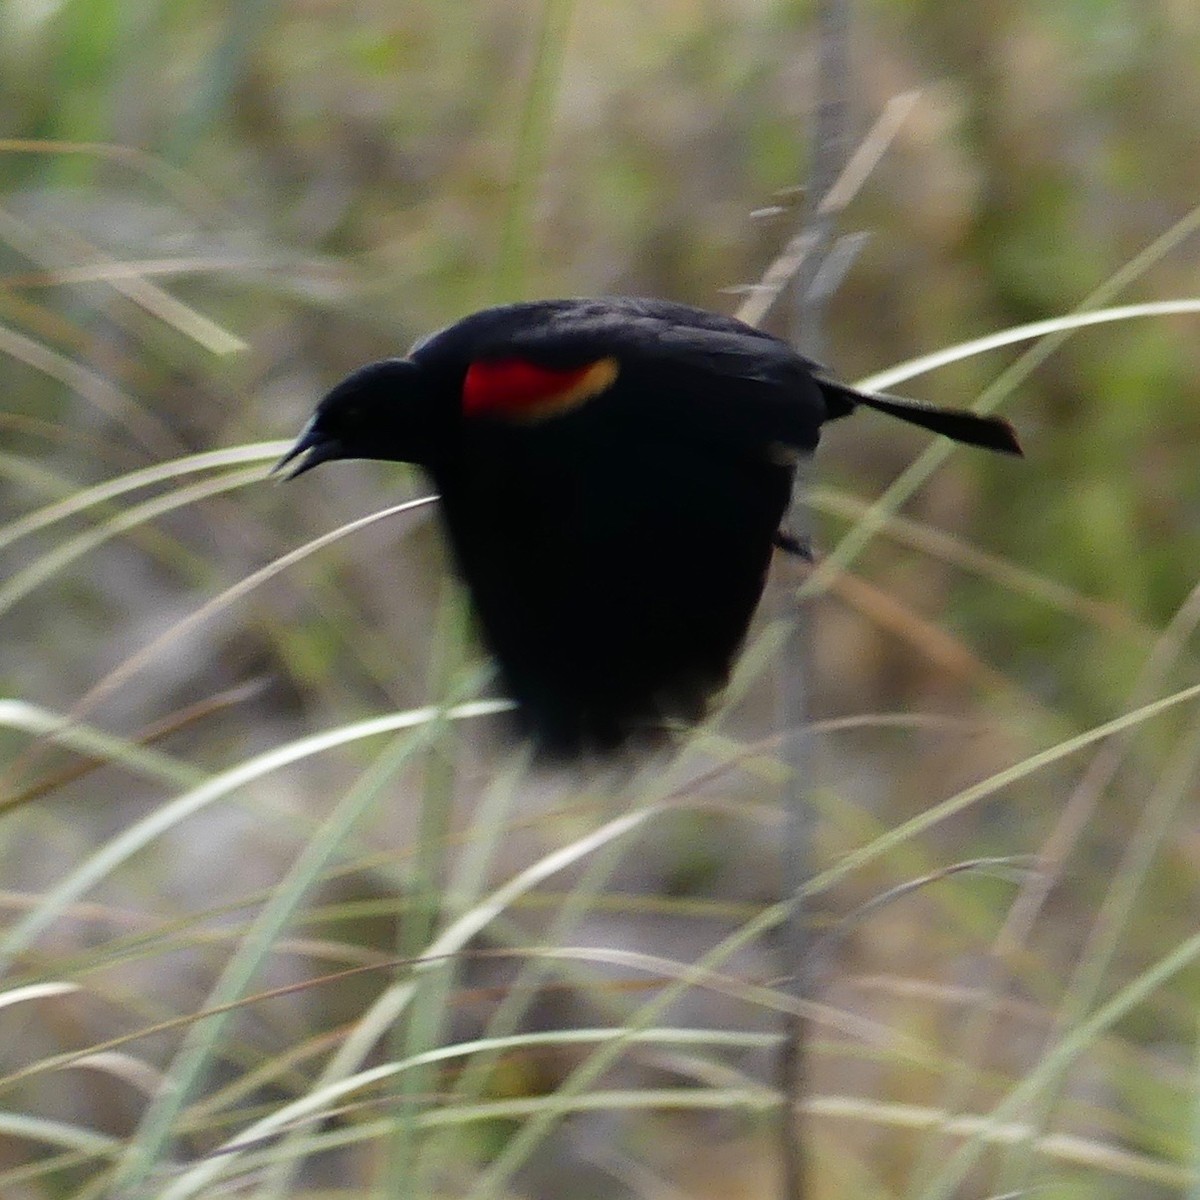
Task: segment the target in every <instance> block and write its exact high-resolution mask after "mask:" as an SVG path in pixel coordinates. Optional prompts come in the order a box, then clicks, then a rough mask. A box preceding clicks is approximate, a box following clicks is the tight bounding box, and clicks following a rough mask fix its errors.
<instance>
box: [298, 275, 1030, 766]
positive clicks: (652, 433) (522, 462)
mask: <svg viewBox="0 0 1200 1200" xmlns="http://www.w3.org/2000/svg"><path fill="white" fill-rule="evenodd" d="M859 405H863V406H865V407H868V408H874V409H879V410H880V411H882V412H886V413H891V414H892V415H893V416H896V417H900V418H901V419H903V420H905V421H910V422H913V423H914V424H917V425H922V426H924V427H925V428H927V429H931V430H933V431H934V432H936V433H941V434H944V435H946V436H947V437H950V438H954V439H955V440H957V441H960V442H969V443H971V444H973V445H976V446H983V447H986V448H987V449H990V450H999V451H1003V452H1006V453H1010V454H1020V452H1021V451H1020V447H1019V445H1018V443H1017V439H1016V435H1015V434H1014V433H1013V430H1012V428H1011V426H1009V425H1008V424H1007V422H1005V421H1002V420H1000V419H998V418H995V417H982V416H978V415H976V414H974V413H970V412H963V411H957V410H953V409H939V408H933V407H931V406H927V405H924V404H918V403H916V402H914V401H912V400H904V399H900V398H898V397H893V396H875V395H865V394H863V393H861V392H857V391H854V390H853V389H852V388H849V387H847V386H846V385H845V384H841V383H835V382H834V381H833V380H831V379H828V378H826V377H825V376H824V375H823V374H822V373H821V370H820V368H819V367H818V366H817V365H816V364H814V363H812V362H810V361H809V360H808V359H806V358H804V357H802V356H801V355H800V354H798V353H797V352H796V351H795V350H793V349H792V347H791V346H789V345H787V343H786V342H783V341H780V340H779V339H778V338H775V337H772V336H770V335H769V334H766V333H762V332H760V331H759V330H757V329H753V328H751V327H750V326H748V325H745V324H743V323H742V322H740V321H737V320H734V319H732V318H730V317H724V316H718V315H717V314H715V313H709V312H705V311H703V310H700V309H696V308H689V307H687V306H685V305H680V304H671V303H667V302H665V301H661V300H642V299H632V298H617V299H600V300H546V301H537V302H534V303H530V304H513V305H507V306H505V307H502V308H492V309H487V310H486V311H484V312H480V313H476V314H474V315H473V316H470V317H466V318H465V319H464V320H461V321H459V322H458V323H457V324H455V325H451V326H450V327H449V328H448V329H443V330H442V331H441V332H439V333H435V334H433V335H432V336H431V337H428V338H426V339H424V340H423V341H421V342H418V343H417V345H416V346H414V347H413V349H412V351H411V352H410V354H409V356H408V357H407V358H393V359H385V360H384V361H382V362H377V363H372V364H371V365H370V366H366V367H363V368H362V369H361V370H359V371H356V372H355V373H354V374H353V375H351V376H349V377H348V378H347V379H345V380H343V381H342V382H341V383H339V384H338V385H337V387H335V388H334V389H333V390H332V391H331V392H330V393H329V394H328V395H327V396H326V397H325V399H324V400H322V401H321V403H320V405H319V406H318V408H317V410H316V413H315V414H314V416H313V418H312V420H311V421H310V422H309V423H308V425H307V427H306V428H305V430H304V432H303V433H302V434H301V435H300V438H299V440H298V441H297V442H296V445H295V446H294V447H293V448H292V449H291V450H290V451H289V452H288V454H287V455H285V457H284V459H283V461H282V462H281V463H280V466H283V465H284V464H286V463H288V462H291V461H293V460H297V459H298V460H299V463H298V465H297V466H296V468H295V469H294V470H293V472H292V476H295V475H299V474H301V473H302V472H304V471H307V470H309V469H310V468H312V467H315V466H316V465H317V464H318V463H321V462H326V461H327V460H329V459H336V458H377V459H390V460H395V461H399V462H409V463H417V464H419V465H420V466H422V467H423V468H425V469H426V471H427V472H428V473H429V475H430V476H431V478H432V481H433V484H434V486H435V487H436V488H437V490H438V491H439V493H440V494H441V499H442V506H443V511H444V513H445V522H446V527H447V529H448V531H449V535H450V543H451V546H452V548H453V552H454V556H455V559H456V560H457V565H458V568H459V570H460V571H461V573H462V576H463V578H464V579H465V581H466V584H467V587H468V589H469V591H470V595H471V598H472V600H473V602H474V606H475V610H476V612H477V614H478V618H479V621H480V624H481V626H482V630H483V635H484V638H485V640H486V642H487V644H488V646H489V647H490V649H491V651H492V653H493V654H494V656H495V658H496V660H497V662H498V664H499V666H500V670H501V672H502V676H503V682H504V685H505V687H506V689H507V690H508V692H509V693H510V694H511V696H512V697H513V698H514V699H515V700H516V701H517V704H518V712H519V714H520V715H521V717H522V718H523V721H524V724H525V726H526V727H527V728H528V729H529V730H530V731H531V732H532V733H533V734H534V735H535V737H536V738H537V740H538V741H539V742H540V743H541V744H542V745H543V746H544V747H547V748H549V749H551V750H555V751H558V752H561V753H566V754H573V753H578V752H580V751H583V750H589V749H601V750H603V749H608V748H611V747H613V746H616V745H618V744H620V743H621V742H623V741H625V740H626V739H627V738H628V737H630V736H631V735H634V734H637V733H639V732H640V731H644V730H648V729H651V728H654V727H658V728H661V727H662V724H663V722H664V721H669V720H684V721H689V722H690V721H694V720H695V719H697V718H698V717H700V716H701V715H702V714H703V711H704V709H705V707H706V704H707V701H708V700H709V698H710V697H711V695H712V694H713V693H714V692H715V691H716V690H717V689H719V688H720V687H721V686H722V685H723V684H724V683H725V681H726V679H727V677H728V674H729V670H730V666H731V664H732V661H733V659H734V656H735V655H736V653H737V651H738V648H739V646H740V645H741V643H742V640H743V638H744V637H745V634H746V629H747V626H748V625H749V623H750V618H751V616H752V615H753V613H754V609H755V606H756V605H757V603H758V600H759V597H760V595H761V594H762V590H763V585H764V583H765V580H766V574H767V565H768V562H769V560H770V557H771V550H772V547H773V546H774V545H788V546H794V544H795V543H794V539H788V538H787V537H786V535H780V534H779V523H780V521H781V519H782V518H783V515H784V513H785V511H786V510H787V508H788V504H789V500H790V495H791V488H792V478H793V475H794V472H795V465H796V462H797V460H798V458H799V457H800V456H802V455H807V454H809V453H811V452H812V451H813V450H814V449H815V448H816V445H817V441H818V438H819V435H820V427H821V425H822V424H823V423H824V422H825V421H828V420H833V419H835V418H838V417H844V416H846V415H847V414H848V413H850V412H852V411H853V410H854V409H855V408H857V407H858V406H859Z"/></svg>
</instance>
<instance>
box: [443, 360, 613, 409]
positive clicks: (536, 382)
mask: <svg viewBox="0 0 1200 1200" xmlns="http://www.w3.org/2000/svg"><path fill="white" fill-rule="evenodd" d="M616 378H617V360H616V359H615V358H600V359H597V360H596V361H595V362H590V363H584V364H583V366H581V367H568V368H567V369H566V370H561V371H560V370H556V369H554V368H551V367H543V366H539V365H538V364H537V363H532V362H529V361H527V360H526V359H523V358H499V359H488V360H485V361H482V362H474V363H472V364H471V365H470V367H469V368H468V369H467V376H466V378H465V379H464V380H463V392H462V403H463V412H464V413H466V415H467V416H469V417H471V416H490V417H507V418H509V419H510V420H516V421H540V420H544V419H545V418H547V417H555V416H559V415H560V414H561V413H564V412H568V411H569V410H570V409H573V408H578V407H579V406H580V405H581V404H584V403H586V402H587V401H588V400H590V399H592V397H593V396H598V395H599V394H600V393H601V392H603V391H606V390H607V389H608V388H609V387H611V386H612V384H613V381H614V380H615V379H616Z"/></svg>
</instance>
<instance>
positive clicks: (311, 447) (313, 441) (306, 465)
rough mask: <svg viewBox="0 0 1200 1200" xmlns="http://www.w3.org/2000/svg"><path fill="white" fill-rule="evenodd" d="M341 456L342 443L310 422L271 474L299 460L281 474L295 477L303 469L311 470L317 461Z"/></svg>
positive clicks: (320, 461) (303, 470) (291, 477)
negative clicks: (284, 473)
mask: <svg viewBox="0 0 1200 1200" xmlns="http://www.w3.org/2000/svg"><path fill="white" fill-rule="evenodd" d="M341 457H342V443H341V442H339V441H338V439H337V438H335V437H329V436H328V434H325V433H322V432H321V431H320V430H319V429H316V428H315V427H314V426H313V425H312V424H311V423H310V424H309V425H307V426H306V427H305V429H304V432H303V433H301V435H300V436H299V437H298V438H297V439H296V444H295V445H294V446H293V447H292V448H291V449H290V450H289V451H288V452H287V453H286V454H285V455H284V456H283V457H282V458H281V459H280V460H279V461H278V462H277V463H276V464H275V465H274V466H273V467H272V468H271V474H272V475H278V474H279V472H280V471H282V470H283V468H284V467H286V466H287V465H288V463H290V462H295V460H296V459H299V460H300V461H299V462H298V463H296V465H295V466H294V467H293V468H292V469H291V470H290V471H288V473H287V474H286V475H284V476H283V478H284V479H295V478H296V476H297V475H303V474H304V472H305V471H311V470H312V469H313V467H315V466H317V464H318V463H323V462H326V461H328V460H329V459H331V458H341Z"/></svg>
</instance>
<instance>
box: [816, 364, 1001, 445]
mask: <svg viewBox="0 0 1200 1200" xmlns="http://www.w3.org/2000/svg"><path fill="white" fill-rule="evenodd" d="M819 382H820V386H821V391H822V393H823V394H824V396H825V403H826V407H827V409H828V412H829V417H830V418H831V419H834V418H837V417H844V416H846V415H847V414H848V413H850V412H852V411H853V410H854V409H855V408H857V407H858V406H859V405H860V404H861V405H863V406H865V407H866V408H874V409H876V410H877V411H879V412H884V413H890V414H891V415H892V416H893V417H899V418H900V420H902V421H908V422H909V424H911V425H921V426H923V427H924V428H925V429H932V430H933V432H934V433H940V434H942V435H943V436H944V437H948V438H952V439H953V440H954V441H956V442H965V443H966V444H967V445H970V446H982V447H983V448H984V449H985V450H998V451H999V452H1000V453H1001V454H1018V455H1019V454H1021V453H1022V450H1021V443H1020V442H1019V441H1018V440H1017V433H1016V430H1015V429H1013V427H1012V426H1011V425H1010V424H1009V423H1008V422H1007V421H1006V420H1004V418H1003V417H991V416H982V415H980V414H979V413H973V412H970V411H968V410H967V409H963V408H938V407H937V406H936V405H933V404H922V403H921V402H920V401H919V400H906V399H905V398H904V397H903V396H886V395H879V394H875V393H872V392H859V391H856V390H855V389H854V388H852V387H848V386H847V385H846V384H844V383H834V382H833V381H832V380H828V379H822V380H820V381H819Z"/></svg>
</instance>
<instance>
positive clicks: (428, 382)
mask: <svg viewBox="0 0 1200 1200" xmlns="http://www.w3.org/2000/svg"><path fill="white" fill-rule="evenodd" d="M456 411H457V406H455V405H454V404H451V403H447V401H446V398H445V396H444V395H443V389H442V388H440V387H438V386H437V384H436V382H435V381H434V380H433V379H431V378H430V377H429V374H428V373H427V372H426V371H424V370H423V369H422V368H421V367H420V366H418V364H417V363H415V362H413V361H412V360H411V359H407V358H387V359H383V360H382V361H381V362H375V363H371V364H370V365H369V366H366V367H363V368H361V369H360V370H358V371H355V372H354V374H353V375H349V376H347V377H346V378H345V379H343V380H342V382H341V383H339V384H338V385H337V386H336V387H335V388H334V389H333V390H332V391H331V392H330V393H329V394H328V395H327V396H326V397H325V398H324V399H323V400H322V401H321V403H320V404H318V405H317V410H316V412H314V413H313V416H312V419H311V420H310V421H309V422H308V424H307V425H306V426H305V427H304V429H303V431H302V432H301V434H300V436H299V438H297V440H296V444H295V445H294V446H293V447H292V448H291V449H290V450H289V451H288V452H287V453H286V454H285V455H284V456H283V458H281V459H280V460H279V462H278V464H277V465H276V467H275V470H276V471H280V470H282V469H283V468H284V467H286V466H288V465H289V464H292V463H294V464H295V465H294V466H293V467H292V469H291V470H290V471H289V472H288V474H287V476H286V478H288V479H295V477H296V476H297V475H303V474H304V472H305V471H309V470H311V469H312V468H313V467H315V466H317V465H318V464H319V463H323V462H328V461H330V460H331V459H338V458H379V459H387V460H388V461H391V462H407V463H416V464H417V465H419V466H430V465H432V464H434V463H436V462H437V461H438V459H439V458H441V457H442V456H443V455H444V454H445V452H446V447H447V445H448V444H449V442H450V439H451V438H452V436H453V423H454V420H455V415H456Z"/></svg>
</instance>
